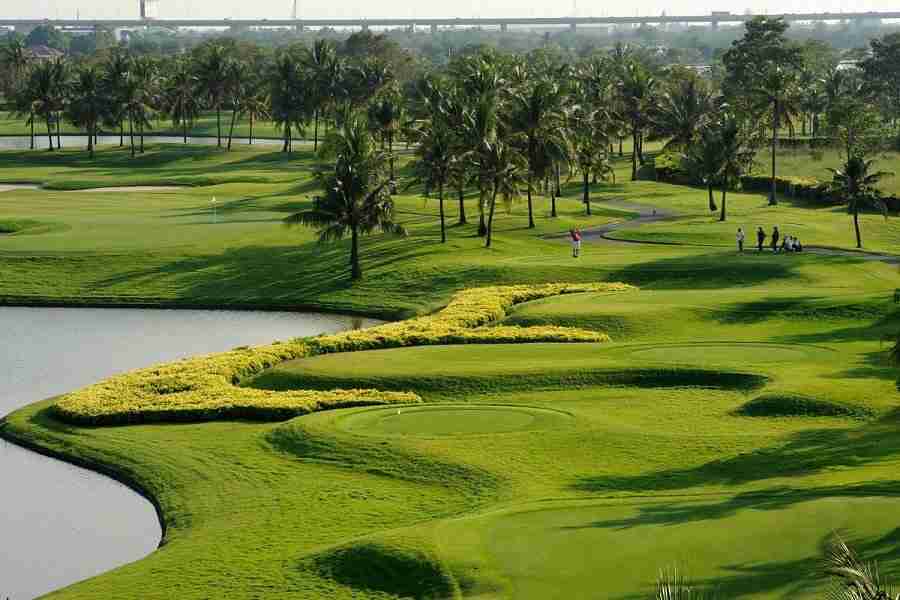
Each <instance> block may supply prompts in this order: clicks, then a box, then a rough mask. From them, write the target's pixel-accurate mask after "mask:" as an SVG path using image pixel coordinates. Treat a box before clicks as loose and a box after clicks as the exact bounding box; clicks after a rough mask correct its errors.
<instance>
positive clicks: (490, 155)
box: [479, 139, 528, 248]
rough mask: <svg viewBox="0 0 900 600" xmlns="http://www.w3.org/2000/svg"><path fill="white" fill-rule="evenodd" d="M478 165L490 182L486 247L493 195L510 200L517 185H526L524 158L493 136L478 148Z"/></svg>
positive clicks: (494, 205) (491, 223)
mask: <svg viewBox="0 0 900 600" xmlns="http://www.w3.org/2000/svg"><path fill="white" fill-rule="evenodd" d="M479 168H480V169H481V170H482V174H483V176H484V177H485V178H486V180H487V181H489V182H490V198H491V199H490V205H489V209H490V212H489V215H488V220H487V231H486V236H485V243H484V247H485V248H490V247H491V240H492V236H493V232H494V212H495V211H496V208H497V197H498V196H500V197H501V198H503V200H505V201H506V202H510V201H512V200H513V199H514V198H516V197H517V196H518V195H519V192H520V190H521V188H522V187H523V186H524V185H527V175H526V173H527V172H528V162H527V161H526V160H525V158H524V157H523V156H522V154H521V153H519V152H518V151H517V150H516V148H515V147H514V146H512V145H510V144H508V143H506V142H504V141H503V140H501V139H497V140H495V141H493V142H492V143H489V144H487V146H486V147H485V148H483V149H482V151H481V152H480V158H479Z"/></svg>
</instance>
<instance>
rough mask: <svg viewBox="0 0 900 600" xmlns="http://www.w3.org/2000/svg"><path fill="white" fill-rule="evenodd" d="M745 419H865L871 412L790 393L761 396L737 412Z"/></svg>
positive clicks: (857, 407) (862, 408) (859, 407)
mask: <svg viewBox="0 0 900 600" xmlns="http://www.w3.org/2000/svg"><path fill="white" fill-rule="evenodd" d="M737 414H739V415H741V416H745V417H853V418H865V417H869V416H871V415H872V413H871V411H870V410H868V409H866V408H864V407H861V406H850V405H848V404H841V403H838V402H830V401H828V400H820V399H818V398H811V397H809V396H804V395H802V394H794V393H790V392H781V393H771V394H763V395H761V396H758V397H756V398H754V399H753V400H750V401H749V402H747V403H746V404H744V405H743V406H741V407H740V408H739V409H738V410H737Z"/></svg>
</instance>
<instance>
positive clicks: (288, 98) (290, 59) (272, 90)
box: [268, 49, 308, 152]
mask: <svg viewBox="0 0 900 600" xmlns="http://www.w3.org/2000/svg"><path fill="white" fill-rule="evenodd" d="M268 80H269V86H268V87H269V101H270V106H271V116H272V120H273V121H274V122H275V126H276V127H278V128H279V129H281V130H282V132H283V136H284V146H283V147H282V152H290V151H291V150H292V149H293V130H294V128H296V129H297V130H298V131H301V130H302V127H303V123H304V117H305V113H306V99H307V93H308V89H307V86H306V81H305V80H304V77H303V73H302V71H301V68H300V61H299V59H298V58H297V55H296V54H295V53H294V52H291V51H290V49H288V50H286V51H282V52H281V53H279V54H278V55H277V56H276V57H275V62H274V63H273V65H272V68H271V71H270V73H269V76H268Z"/></svg>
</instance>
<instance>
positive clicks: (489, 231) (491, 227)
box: [484, 182, 497, 248]
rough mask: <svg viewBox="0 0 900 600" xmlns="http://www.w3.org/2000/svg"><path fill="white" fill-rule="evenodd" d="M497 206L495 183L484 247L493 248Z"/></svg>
mask: <svg viewBox="0 0 900 600" xmlns="http://www.w3.org/2000/svg"><path fill="white" fill-rule="evenodd" d="M496 206H497V183H496V182H494V189H493V191H492V192H491V214H490V216H489V217H488V222H487V239H486V241H485V244H484V247H485V248H490V247H491V236H492V235H493V233H494V208H496Z"/></svg>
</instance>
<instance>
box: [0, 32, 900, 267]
mask: <svg viewBox="0 0 900 600" xmlns="http://www.w3.org/2000/svg"><path fill="white" fill-rule="evenodd" d="M745 29H746V30H745V34H744V36H743V37H742V38H740V39H738V40H736V41H735V42H734V43H733V44H732V45H731V47H730V48H729V49H728V50H727V51H726V52H725V53H724V54H723V56H722V63H721V68H720V69H718V71H717V73H715V74H714V76H713V77H704V76H702V75H700V74H698V73H696V72H694V71H692V70H690V69H687V68H679V67H667V68H660V67H659V66H658V65H654V64H653V63H652V62H650V61H648V60H647V59H646V53H645V52H643V51H641V50H640V49H633V48H629V47H627V46H623V45H617V46H615V47H614V48H612V49H608V50H605V51H600V52H594V53H592V54H591V55H589V56H586V57H583V58H581V59H579V60H576V61H572V60H568V59H567V58H566V56H565V55H563V54H560V53H558V52H554V51H553V50H552V49H540V50H536V51H532V52H529V53H527V54H511V53H504V52H501V51H498V50H496V49H492V48H483V47H478V48H472V49H470V50H469V51H467V52H462V53H459V54H457V55H456V56H454V57H453V58H452V60H450V61H449V62H448V64H447V65H446V66H442V67H435V68H432V69H429V70H427V71H425V72H421V71H420V70H416V69H409V68H407V67H408V66H409V65H408V63H407V62H405V58H404V55H403V53H402V52H399V53H398V52H396V48H394V49H392V52H385V51H384V47H383V46H382V47H379V46H378V40H377V36H372V35H371V34H368V37H366V36H362V38H357V39H356V40H348V41H347V42H345V43H344V44H343V45H341V44H337V43H335V42H333V41H330V40H326V39H320V40H316V41H315V42H314V43H313V44H312V45H311V46H306V45H302V44H295V45H293V46H288V47H284V48H281V49H278V50H277V51H275V52H274V53H265V52H262V51H260V49H259V48H256V47H254V46H248V45H239V44H236V43H234V42H233V41H228V40H226V41H222V40H219V41H211V42H209V43H206V44H203V45H201V46H199V47H197V48H195V49H194V50H193V51H192V52H191V53H189V54H185V55H183V56H179V57H176V58H171V59H157V58H152V57H147V56H132V55H130V54H128V53H127V52H126V51H124V50H122V49H119V48H116V49H113V50H111V51H110V52H108V53H107V54H106V55H105V57H103V58H102V60H99V61H88V62H80V63H70V62H67V61H65V60H56V61H48V62H43V63H30V62H29V61H28V60H27V58H26V57H25V54H24V50H23V48H22V47H21V45H20V44H17V43H16V42H15V41H13V42H11V43H10V44H8V45H7V46H6V47H4V48H3V52H2V63H3V64H4V65H6V68H7V70H9V71H11V72H12V73H13V75H14V76H13V77H12V78H11V79H12V81H13V84H12V85H11V86H10V90H9V91H8V96H9V97H10V98H11V99H12V104H13V106H14V108H15V110H16V112H17V113H18V114H20V115H23V116H24V117H25V118H26V120H27V123H28V125H29V126H30V127H31V131H32V141H33V140H34V137H33V136H34V128H35V125H36V124H40V126H41V127H42V128H44V129H45V130H46V136H47V141H48V149H50V150H52V149H53V148H54V142H53V138H54V135H55V136H56V146H57V147H58V145H59V135H60V124H61V123H62V122H63V121H64V120H68V121H69V122H71V123H73V124H74V125H76V126H78V127H82V128H84V130H85V131H86V132H87V133H88V139H89V144H88V150H89V152H90V153H91V154H92V155H93V151H94V144H95V141H96V138H97V136H98V133H99V131H100V130H101V129H103V130H104V131H116V132H118V134H119V136H120V144H124V140H125V138H126V136H127V138H128V140H129V146H130V149H131V153H132V155H136V154H138V153H142V152H143V151H144V144H143V141H144V140H143V138H144V134H145V132H147V131H149V130H150V129H151V128H152V123H153V118H154V117H156V118H160V117H165V118H167V119H170V120H171V122H172V124H173V125H174V126H176V127H179V128H180V129H181V130H182V132H183V137H184V141H185V142H187V136H188V130H189V129H190V127H191V126H192V124H193V123H194V121H195V120H196V119H197V118H198V116H199V114H200V113H201V112H202V111H213V112H214V113H215V115H216V123H217V136H216V137H217V142H218V145H219V147H223V148H225V149H230V148H231V144H232V139H233V132H234V125H235V123H236V122H238V121H240V120H242V119H248V120H249V121H250V124H251V142H252V125H253V123H254V121H256V120H259V119H262V118H267V119H271V120H272V121H273V122H274V124H275V125H276V126H277V127H278V128H279V130H280V132H281V136H282V140H283V144H282V150H283V151H284V152H291V151H292V150H293V148H294V142H295V141H296V140H297V139H298V138H302V137H303V136H304V135H306V132H307V131H308V130H309V129H310V128H311V133H312V144H313V149H314V151H318V150H319V145H320V138H321V137H322V136H324V135H325V132H326V131H328V132H330V133H331V134H334V135H332V136H331V137H333V138H335V139H333V140H332V142H333V143H330V144H328V143H326V144H325V146H326V148H325V149H324V150H326V151H328V152H330V156H331V158H333V159H334V161H335V165H336V166H335V167H334V168H335V169H337V168H338V167H340V165H341V163H342V161H350V162H349V163H347V164H345V165H344V166H343V167H340V168H346V169H347V173H345V174H344V175H338V174H337V172H336V171H334V170H331V171H330V175H329V176H330V177H331V179H329V180H328V181H324V180H323V185H326V199H327V197H328V196H329V195H330V194H331V193H332V192H334V193H337V194H338V195H339V196H340V198H341V199H342V200H341V201H342V202H345V203H346V202H350V205H345V206H344V207H343V209H341V210H344V212H346V213H347V214H346V215H345V216H346V217H347V218H349V219H351V220H355V221H357V222H358V223H357V225H354V226H349V227H348V228H347V231H348V232H349V233H350V234H351V237H354V239H355V236H354V231H356V233H359V227H358V226H359V225H360V224H361V223H362V221H364V220H365V219H367V218H368V217H365V218H364V217H362V216H360V213H359V210H358V208H359V207H358V206H357V204H356V203H357V202H362V201H363V199H366V200H365V202H366V203H368V204H367V206H369V207H370V208H372V210H373V211H374V212H375V213H378V214H380V215H382V217H378V218H376V219H374V220H373V221H371V223H370V224H369V225H366V226H365V227H363V229H365V228H366V227H369V228H370V229H373V228H376V227H379V226H380V225H381V224H385V225H386V228H387V229H389V230H390V229H394V227H393V225H391V224H390V223H391V219H390V213H391V211H390V208H389V207H390V196H391V194H392V193H394V192H395V191H396V189H397V186H398V182H397V177H396V172H395V169H396V165H395V162H396V156H397V152H396V151H395V145H396V143H397V142H398V140H401V141H403V142H405V143H407V144H410V143H413V142H414V143H415V149H414V152H415V154H416V160H415V161H414V162H413V163H412V170H413V173H414V175H415V176H414V181H418V182H421V184H423V185H424V187H425V189H426V191H427V192H428V193H434V194H436V195H437V197H438V200H439V204H440V207H441V210H440V212H441V215H442V218H441V237H442V240H446V224H445V219H444V217H443V215H444V201H445V196H446V195H447V194H448V192H449V193H455V195H456V196H457V198H458V200H459V203H460V210H459V220H460V222H461V223H464V222H466V221H467V215H466V212H465V206H464V204H463V197H464V196H465V194H466V192H467V190H471V191H474V192H476V193H477V199H478V201H477V207H478V225H479V227H478V229H479V233H480V234H481V235H482V236H483V237H484V239H485V245H486V246H487V247H490V246H491V243H492V237H493V236H492V234H493V221H494V216H495V212H496V209H497V204H498V202H500V203H504V202H509V201H511V200H512V199H514V198H516V197H519V196H520V195H523V196H525V197H526V198H527V201H528V225H529V227H534V226H535V222H534V219H535V217H534V211H533V207H532V195H533V193H535V192H536V191H538V190H541V189H543V190H545V191H546V192H547V193H548V194H549V195H550V197H551V216H555V214H556V198H557V197H558V196H559V195H560V179H561V177H563V176H565V177H566V178H567V179H568V178H570V177H578V179H580V182H581V190H582V191H581V195H582V201H583V203H584V210H585V212H586V213H588V214H590V211H591V199H590V191H591V184H592V183H596V182H598V181H602V180H603V181H605V180H611V181H614V180H615V170H614V169H613V160H614V157H615V155H616V154H619V155H622V154H623V140H625V139H628V140H630V142H631V149H630V158H631V179H632V180H636V179H638V177H639V175H640V174H641V171H642V169H643V168H644V167H645V166H647V165H648V162H649V161H650V159H651V157H650V155H649V153H648V152H645V149H644V144H645V141H647V140H655V139H660V140H665V149H664V156H665V157H668V160H670V161H671V163H672V164H673V165H675V167H676V168H677V169H679V170H682V171H684V172H686V173H687V174H689V175H690V177H691V178H692V180H693V181H695V182H698V183H702V184H704V185H706V187H707V188H708V190H709V208H710V210H719V211H720V219H722V220H725V219H726V218H727V212H726V197H727V196H726V194H727V191H728V190H730V189H735V188H736V187H737V186H738V185H739V182H740V180H741V176H742V175H743V174H745V173H747V172H748V171H749V170H750V168H751V166H752V165H753V163H754V159H755V157H756V155H757V153H758V151H759V150H760V149H761V148H762V147H763V146H765V145H769V144H770V148H769V151H770V152H771V177H770V179H771V189H770V202H771V203H772V204H774V203H775V202H776V201H777V196H776V177H777V155H778V153H777V149H778V139H779V136H780V135H781V134H782V133H783V132H784V131H787V133H788V135H791V136H796V135H797V134H798V131H799V135H801V136H802V135H803V134H804V133H807V134H811V135H812V136H814V137H819V136H822V135H827V136H829V139H830V140H831V141H832V142H833V143H836V144H839V145H840V147H841V148H842V149H843V151H844V154H845V164H844V166H843V167H842V168H841V169H838V170H836V172H835V185H836V186H837V187H839V188H840V189H841V191H842V192H843V193H844V195H845V196H846V198H847V199H848V201H849V203H850V207H851V211H852V212H853V214H854V221H856V217H857V215H858V212H859V210H860V208H861V207H862V206H864V205H865V204H867V203H869V204H875V205H879V202H880V199H879V197H878V191H877V180H878V179H879V178H880V177H881V176H882V174H881V173H876V172H873V171H872V170H871V165H872V160H871V156H872V155H873V153H874V152H876V151H877V150H878V149H879V148H881V147H883V144H884V142H885V141H886V140H889V139H896V136H897V128H898V116H900V66H898V65H900V34H892V35H888V36H885V37H884V38H880V39H875V40H873V41H872V42H871V52H870V56H869V57H868V58H866V59H865V60H863V61H862V62H861V63H860V64H859V66H858V67H855V68H851V69H842V68H841V67H840V65H839V64H838V62H837V57H836V55H835V54H834V53H833V52H830V51H829V48H827V47H825V46H822V45H816V44H812V45H810V44H797V43H795V42H793V41H791V40H790V39H788V37H787V36H786V32H787V30H788V25H787V24H786V23H785V22H783V21H781V20H778V19H768V18H765V17H760V18H757V19H754V20H752V21H749V22H747V23H746V26H745ZM351 38H352V36H351ZM360 39H362V42H363V43H360ZM341 140H342V141H341ZM340 148H343V149H342V150H341V149H340ZM658 160H659V159H658V158H657V161H658ZM353 161H359V164H358V165H355V164H353ZM360 169H362V170H360ZM367 170H368V173H366V175H365V178H364V179H359V180H358V179H357V177H360V176H361V175H360V173H362V172H364V171H367ZM382 171H383V173H382ZM341 177H344V179H343V180H341ZM348 177H349V179H347V178H348ZM327 186H331V187H327ZM716 187H718V188H720V189H721V193H722V197H721V200H720V203H721V206H720V207H718V206H717V205H716V202H715V199H714V196H713V189H714V188H716ZM336 190H337V191H336ZM323 202H324V200H323ZM882 207H883V206H882ZM332 208H333V207H332ZM320 216H321V215H320ZM305 218H306V220H307V222H311V221H310V220H311V219H313V216H311V215H307V216H306V217H305ZM299 220H302V219H299V217H298V222H299ZM329 235H330V236H331V237H336V234H334V232H332V233H331V234H329ZM858 243H861V240H859V236H858ZM354 247H355V245H354ZM355 253H356V251H355V250H354V254H355ZM357 267H358V265H357ZM357 271H358V269H356V270H355V271H354V272H355V273H357Z"/></svg>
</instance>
